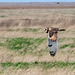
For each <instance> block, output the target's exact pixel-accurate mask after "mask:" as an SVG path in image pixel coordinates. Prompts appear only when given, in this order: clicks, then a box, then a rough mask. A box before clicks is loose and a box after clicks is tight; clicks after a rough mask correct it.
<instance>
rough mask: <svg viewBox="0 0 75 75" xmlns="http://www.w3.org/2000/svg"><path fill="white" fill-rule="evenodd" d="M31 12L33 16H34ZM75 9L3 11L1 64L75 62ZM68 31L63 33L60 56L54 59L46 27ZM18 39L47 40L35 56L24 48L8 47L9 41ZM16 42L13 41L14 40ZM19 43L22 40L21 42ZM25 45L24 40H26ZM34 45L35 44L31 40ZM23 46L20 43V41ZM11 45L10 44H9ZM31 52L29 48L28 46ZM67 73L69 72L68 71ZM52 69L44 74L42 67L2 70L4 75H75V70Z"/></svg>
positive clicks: (38, 47)
mask: <svg viewBox="0 0 75 75" xmlns="http://www.w3.org/2000/svg"><path fill="white" fill-rule="evenodd" d="M30 11H31V12H30ZM74 12H75V9H20V10H19V9H15V10H14V9H10V10H8V9H2V10H1V9H0V63H7V62H12V63H17V62H27V63H31V62H35V61H37V62H59V61H61V62H71V63H73V62H75V51H74V50H75V47H74V46H75V13H74ZM48 26H49V27H50V26H52V27H59V28H66V31H65V32H60V34H59V39H58V43H59V46H58V52H57V54H56V56H55V57H51V56H50V55H49V53H48V48H47V40H46V39H47V34H46V33H45V32H44V28H45V27H48ZM12 38H14V39H16V38H24V39H26V38H28V39H29V38H32V39H37V38H41V39H42V38H45V39H44V41H42V42H41V43H40V44H39V43H38V44H39V45H37V47H36V48H35V50H33V51H32V53H27V54H24V53H23V54H22V53H21V52H19V51H24V48H22V49H20V50H19V51H18V50H17V51H15V49H14V50H11V49H10V48H8V47H7V43H6V40H7V39H12ZM12 41H13V40H12ZM17 41H18V40H17ZM22 41H23V40H22ZM31 41H32V43H34V44H35V42H33V40H31ZM18 42H19V41H18ZM34 44H32V45H30V46H32V47H34V46H35V45H34ZM9 45H10V43H9ZM28 48H29V46H28ZM64 69H65V70H64ZM64 69H63V68H61V69H59V68H55V67H54V68H51V69H47V70H43V69H42V68H40V67H31V68H28V69H16V68H15V69H13V68H12V67H8V68H6V69H3V68H2V67H1V66H0V74H1V75H6V74H8V75H10V73H11V75H14V74H15V75H20V74H22V75H35V74H37V75H38V74H39V75H50V74H51V75H60V73H61V75H74V74H75V68H70V67H68V68H66V67H65V68H64Z"/></svg>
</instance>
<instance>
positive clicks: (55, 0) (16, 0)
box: [0, 0, 75, 2]
mask: <svg viewBox="0 0 75 75" xmlns="http://www.w3.org/2000/svg"><path fill="white" fill-rule="evenodd" d="M0 2H75V0H0Z"/></svg>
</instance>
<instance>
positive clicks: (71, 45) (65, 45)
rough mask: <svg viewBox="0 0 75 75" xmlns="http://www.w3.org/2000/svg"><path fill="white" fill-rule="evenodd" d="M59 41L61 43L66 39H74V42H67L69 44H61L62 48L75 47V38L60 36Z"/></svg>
mask: <svg viewBox="0 0 75 75" xmlns="http://www.w3.org/2000/svg"><path fill="white" fill-rule="evenodd" d="M58 41H59V42H60V43H61V42H64V41H66V42H67V41H73V42H72V43H67V44H64V45H62V46H60V49H64V48H66V47H70V48H75V38H60V39H59V40H58Z"/></svg>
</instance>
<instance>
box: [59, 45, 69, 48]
mask: <svg viewBox="0 0 75 75" xmlns="http://www.w3.org/2000/svg"><path fill="white" fill-rule="evenodd" d="M69 46H70V44H65V45H62V46H61V47H60V49H63V48H66V47H69Z"/></svg>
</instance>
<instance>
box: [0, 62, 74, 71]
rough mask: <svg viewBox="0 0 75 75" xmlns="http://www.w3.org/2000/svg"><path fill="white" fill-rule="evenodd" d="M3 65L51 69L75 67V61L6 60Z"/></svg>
mask: <svg viewBox="0 0 75 75" xmlns="http://www.w3.org/2000/svg"><path fill="white" fill-rule="evenodd" d="M0 65H1V67H2V68H4V69H6V68H8V67H11V66H12V67H15V68H17V69H24V68H25V69H28V68H32V67H36V66H37V67H40V68H42V69H45V70H47V69H50V68H69V67H70V68H71V67H72V68H75V62H71V63H70V62H61V61H58V62H38V61H35V62H29V63H28V62H16V63H11V62H6V63H0Z"/></svg>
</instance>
